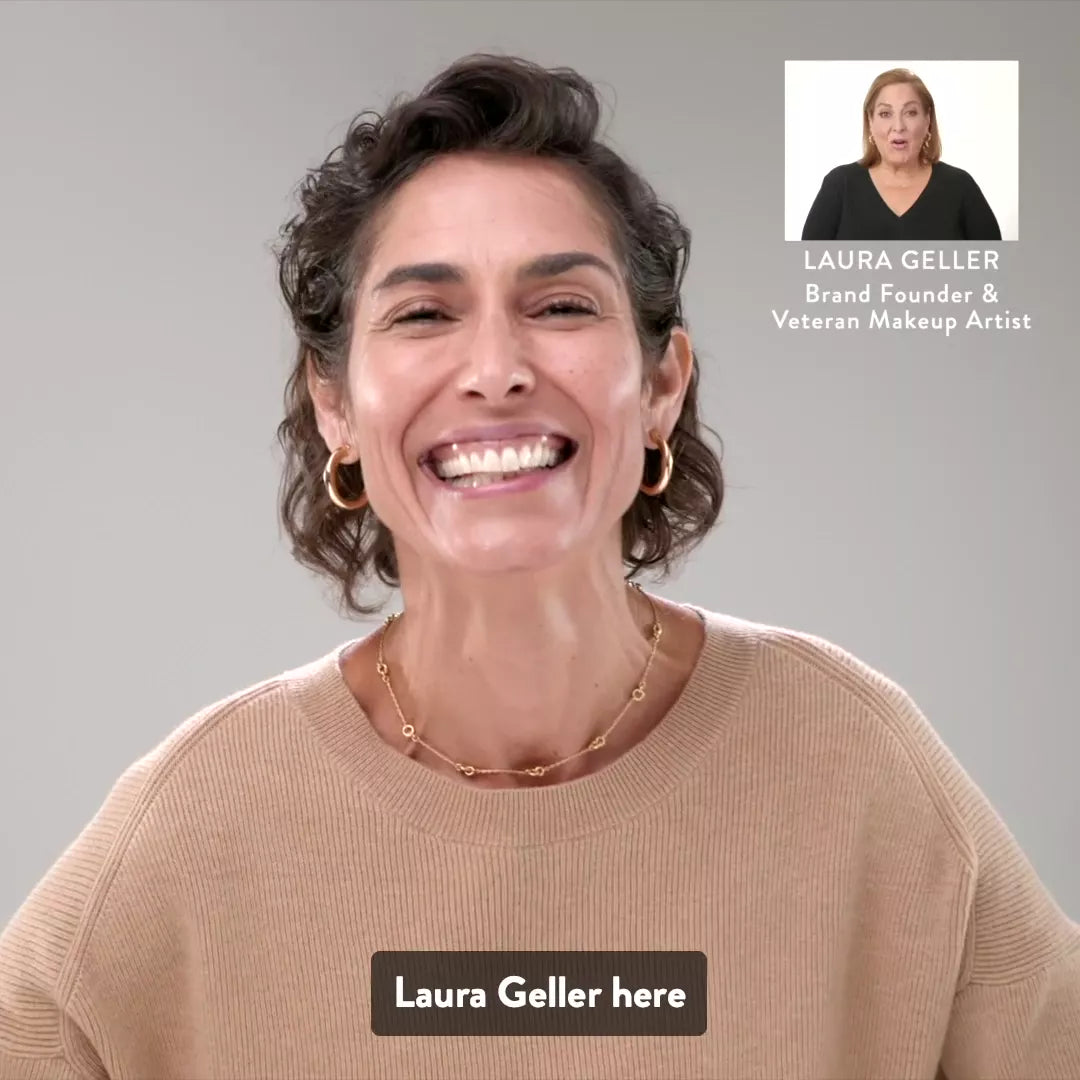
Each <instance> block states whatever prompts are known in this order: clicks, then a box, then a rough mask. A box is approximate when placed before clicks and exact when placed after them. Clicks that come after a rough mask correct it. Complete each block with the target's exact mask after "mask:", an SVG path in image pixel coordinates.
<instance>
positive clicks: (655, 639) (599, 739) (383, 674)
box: [375, 582, 663, 776]
mask: <svg viewBox="0 0 1080 1080" xmlns="http://www.w3.org/2000/svg"><path fill="white" fill-rule="evenodd" d="M628 584H629V585H630V587H631V588H632V589H637V591H638V592H639V593H641V594H642V595H643V596H644V597H645V598H646V599H647V600H648V601H649V607H651V608H652V620H653V621H652V630H651V635H652V637H651V640H652V649H651V650H650V652H649V659H648V660H647V661H646V662H645V670H644V671H643V672H642V673H641V678H640V679H639V680H638V684H637V686H635V687H634V689H633V690H631V691H630V697H629V698H628V699H627V701H626V704H625V705H624V706H623V707H622V709H621V710H620V711H619V715H618V716H616V717H615V719H614V720H612V722H611V723H610V724H609V725H608V728H607V730H606V731H603V732H601V733H600V734H599V735H597V736H596V737H595V738H593V739H592V740H591V741H590V742H589V743H588V745H586V746H583V747H582V748H581V749H580V750H577V751H575V752H574V753H573V754H569V755H568V756H567V757H564V758H560V759H559V760H558V761H552V762H550V763H549V764H547V765H531V766H530V767H529V768H527V769H481V768H480V767H479V766H478V765H465V764H463V763H462V762H460V761H454V759H453V758H450V757H447V756H446V754H444V753H443V752H442V751H441V750H436V749H435V747H434V746H432V745H431V743H429V742H427V741H426V740H424V739H422V738H420V736H419V735H418V734H417V733H416V728H415V727H414V726H413V725H412V724H410V723H409V722H408V721H407V720H406V719H405V716H404V714H403V713H402V711H401V706H400V705H399V704H398V699H397V695H396V694H395V693H394V688H393V687H392V686H391V685H390V670H389V668H388V667H387V665H386V661H385V660H384V659H383V640H384V639H385V637H386V632H387V630H388V629H389V628H390V624H391V623H392V622H394V620H395V619H399V618H400V617H401V612H396V613H395V614H393V615H388V616H387V617H386V622H385V623H384V624H383V631H382V633H381V634H380V635H379V655H378V658H377V660H376V663H375V670H376V671H377V672H378V673H379V677H380V678H381V679H382V681H383V682H384V683H386V689H387V690H389V691H390V698H391V700H392V701H393V702H394V709H395V710H396V711H397V714H398V718H399V719H400V720H401V734H402V735H404V736H405V738H406V739H408V740H409V741H410V742H415V743H419V744H420V745H421V746H423V747H426V748H427V749H428V750H430V751H431V753H433V754H434V755H435V756H436V757H439V758H441V759H442V760H443V761H445V762H446V763H447V765H452V766H453V767H454V768H455V769H456V770H457V771H458V772H459V773H462V774H463V775H464V776H485V775H489V774H491V773H514V774H516V775H518V776H543V775H544V773H546V772H549V771H550V770H551V769H555V768H558V766H560V765H565V764H566V762H568V761H573V760H574V758H577V757H581V755H582V754H588V753H589V752H591V751H593V750H599V749H600V748H601V747H602V746H604V745H605V744H606V743H607V739H608V736H609V735H610V734H611V733H612V732H613V731H614V730H615V725H616V724H618V722H619V721H620V720H621V719H622V718H623V717H624V716H625V715H626V713H627V710H628V709H629V708H630V706H631V705H633V704H634V703H635V702H639V701H644V700H645V680H646V679H647V678H648V675H649V669H650V668H651V667H652V662H653V659H654V657H655V656H656V648H657V646H658V645H659V644H660V636H661V634H663V630H662V629H661V626H660V617H659V615H658V614H657V612H656V604H655V603H654V602H653V599H652V597H651V596H649V595H648V593H645V592H643V590H642V588H641V586H640V585H638V584H637V582H629V583H628Z"/></svg>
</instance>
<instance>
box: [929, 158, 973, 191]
mask: <svg viewBox="0 0 1080 1080" xmlns="http://www.w3.org/2000/svg"><path fill="white" fill-rule="evenodd" d="M934 174H935V175H936V176H938V177H940V178H941V179H942V180H945V181H947V182H949V183H951V184H954V185H956V186H957V187H963V186H966V185H969V184H974V183H975V177H974V176H972V175H971V173H969V172H968V171H967V170H966V169H961V168H960V167H959V166H957V165H950V164H949V163H948V162H947V161H935V162H934Z"/></svg>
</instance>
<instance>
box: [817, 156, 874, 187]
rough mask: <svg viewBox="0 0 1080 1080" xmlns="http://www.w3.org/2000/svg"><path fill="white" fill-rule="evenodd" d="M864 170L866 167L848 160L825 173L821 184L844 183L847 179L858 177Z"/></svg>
mask: <svg viewBox="0 0 1080 1080" xmlns="http://www.w3.org/2000/svg"><path fill="white" fill-rule="evenodd" d="M865 172H866V167H865V166H864V165H861V164H860V163H859V162H857V161H849V162H846V163H845V164H843V165H836V166H834V167H833V168H831V169H830V170H829V171H828V172H827V173H826V174H825V178H824V180H822V183H823V184H844V183H846V182H847V181H848V180H850V179H852V178H854V177H858V176H859V175H861V174H862V173H865Z"/></svg>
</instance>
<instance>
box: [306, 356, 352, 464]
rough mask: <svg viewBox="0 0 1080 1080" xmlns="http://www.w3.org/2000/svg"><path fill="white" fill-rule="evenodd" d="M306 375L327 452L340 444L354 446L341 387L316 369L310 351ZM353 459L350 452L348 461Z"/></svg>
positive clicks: (330, 451)
mask: <svg viewBox="0 0 1080 1080" xmlns="http://www.w3.org/2000/svg"><path fill="white" fill-rule="evenodd" d="M304 375H305V378H306V379H307V388H308V394H309V395H310V396H311V404H312V406H313V408H314V409H315V422H316V424H317V425H318V428H319V434H320V435H321V436H322V439H323V442H324V443H326V450H327V453H332V452H333V451H334V450H336V449H337V448H338V447H339V446H344V445H349V446H352V441H351V436H350V435H349V430H348V424H347V423H346V420H345V415H344V402H343V401H342V394H341V389H340V387H339V386H338V385H337V384H336V383H334V382H331V381H330V380H328V379H324V378H322V376H320V375H319V373H318V372H317V371H316V369H315V360H314V357H313V356H312V354H311V353H310V352H309V353H308V354H307V357H306V359H305V361H304ZM354 453H355V449H354ZM352 459H353V454H350V455H349V456H348V457H347V458H346V461H348V460H352Z"/></svg>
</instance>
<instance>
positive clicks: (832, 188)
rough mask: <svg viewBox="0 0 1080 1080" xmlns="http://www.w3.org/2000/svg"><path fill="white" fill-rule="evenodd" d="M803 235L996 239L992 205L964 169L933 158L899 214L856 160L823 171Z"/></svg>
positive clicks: (811, 237) (997, 230)
mask: <svg viewBox="0 0 1080 1080" xmlns="http://www.w3.org/2000/svg"><path fill="white" fill-rule="evenodd" d="M802 238H803V239H804V240H1000V239H1001V229H1000V227H999V226H998V222H997V218H996V217H994V211H993V210H991V209H990V204H989V203H988V202H987V201H986V198H985V196H984V195H983V193H982V191H981V190H980V189H979V185H978V184H976V183H975V180H974V178H973V177H972V176H971V174H970V173H967V172H965V171H964V170H963V169H958V168H956V167H955V166H953V165H946V164H945V162H944V161H937V162H935V163H934V165H933V167H932V169H931V172H930V179H929V180H928V181H927V182H926V187H925V188H923V190H922V194H921V195H920V196H919V197H918V198H917V199H916V200H915V202H914V203H912V205H911V207H910V208H909V209H908V210H907V211H905V212H904V213H903V214H896V213H894V212H893V211H892V210H890V209H889V207H888V205H887V204H886V202H885V200H884V199H883V198H882V197H881V195H880V194H879V193H878V189H877V188H876V187H875V186H874V181H873V180H871V179H870V172H869V170H868V169H867V168H866V167H865V166H864V165H860V164H859V163H858V162H857V161H856V162H852V163H851V164H850V165H838V166H837V167H836V168H835V169H833V170H831V171H830V172H828V173H826V175H825V179H824V180H823V181H822V182H821V190H820V191H819V192H818V194H817V198H816V199H814V205H813V206H811V207H810V213H809V214H807V216H806V224H805V225H804V226H803V231H802Z"/></svg>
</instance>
